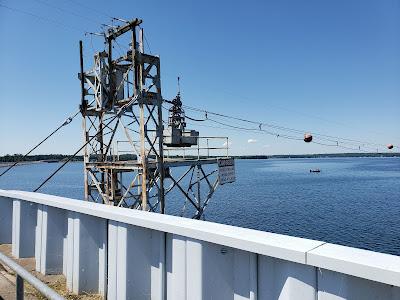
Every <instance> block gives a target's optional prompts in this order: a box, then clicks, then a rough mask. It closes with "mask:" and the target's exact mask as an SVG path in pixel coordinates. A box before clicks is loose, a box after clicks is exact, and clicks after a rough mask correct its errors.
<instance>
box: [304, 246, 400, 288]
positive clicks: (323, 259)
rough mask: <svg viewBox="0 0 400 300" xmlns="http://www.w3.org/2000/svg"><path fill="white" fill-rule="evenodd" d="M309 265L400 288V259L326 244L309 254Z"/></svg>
mask: <svg viewBox="0 0 400 300" xmlns="http://www.w3.org/2000/svg"><path fill="white" fill-rule="evenodd" d="M307 263H308V264H310V265H313V266H317V267H320V268H324V269H328V270H332V271H336V272H340V273H345V274H349V275H353V276H357V277H362V278H365V279H370V280H374V281H378V282H382V283H386V284H392V285H395V286H400V257H399V256H394V255H389V254H384V253H378V252H373V251H368V250H363V249H356V248H351V247H346V246H340V245H334V244H324V245H323V246H320V247H318V248H316V249H314V250H312V251H310V252H308V253H307Z"/></svg>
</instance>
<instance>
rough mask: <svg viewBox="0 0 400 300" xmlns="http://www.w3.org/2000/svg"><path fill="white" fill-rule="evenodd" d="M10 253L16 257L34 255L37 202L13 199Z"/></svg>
mask: <svg viewBox="0 0 400 300" xmlns="http://www.w3.org/2000/svg"><path fill="white" fill-rule="evenodd" d="M12 214H13V226H12V247H11V248H12V251H11V252H12V255H13V256H14V257H16V258H24V257H34V256H35V228H36V221H37V204H36V203H32V202H27V201H24V200H17V199H15V200H13V212H12Z"/></svg>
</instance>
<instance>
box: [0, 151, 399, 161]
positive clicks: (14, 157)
mask: <svg viewBox="0 0 400 300" xmlns="http://www.w3.org/2000/svg"><path fill="white" fill-rule="evenodd" d="M68 157H69V155H65V154H40V155H28V156H27V157H25V158H24V157H23V155H22V154H7V155H4V156H0V162H1V163H5V162H7V163H8V162H16V161H28V162H29V161H45V162H46V161H47V162H52V161H63V160H66V159H68ZM171 157H172V156H171ZM177 157H178V156H177ZM179 157H180V158H181V156H179ZM187 157H189V156H187ZM234 157H235V158H237V159H268V158H324V157H400V153H399V152H390V153H389V152H385V153H331V154H299V155H239V156H234ZM192 158H195V157H194V156H193V157H192ZM89 159H90V160H91V161H94V160H96V157H95V156H91V157H90V158H89ZM108 160H110V161H112V157H108ZM119 160H121V161H126V160H136V155H134V154H123V155H120V156H119ZM72 161H83V156H82V155H77V156H75V157H74V158H73V159H72Z"/></svg>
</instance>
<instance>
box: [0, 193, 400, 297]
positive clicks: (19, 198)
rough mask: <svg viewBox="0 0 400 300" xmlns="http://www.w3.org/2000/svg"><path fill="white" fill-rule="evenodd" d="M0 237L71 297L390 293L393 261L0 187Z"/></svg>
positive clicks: (394, 287) (399, 290)
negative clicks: (57, 279)
mask: <svg viewBox="0 0 400 300" xmlns="http://www.w3.org/2000/svg"><path fill="white" fill-rule="evenodd" d="M0 243H12V254H13V256H14V257H16V258H19V257H35V259H36V270H37V271H39V272H41V273H43V274H64V275H65V277H66V281H67V288H68V289H69V290H70V291H72V292H74V293H99V294H102V295H107V297H108V299H153V300H154V299H155V300H161V299H168V300H170V299H174V300H181V299H182V300H183V299H191V300H192V299H194V300H195V299H222V300H223V299H249V300H255V299H261V300H264V299H280V300H284V299H296V300H297V299H300V300H302V299H305V300H315V299H321V300H330V299H332V300H333V299H363V300H368V299H385V300H386V299H389V300H394V299H400V257H399V256H394V255H389V254H383V253H377V252H372V251H367V250H362V249H356V248H351V247H345V246H340V245H335V244H330V243H326V242H322V241H316V240H309V239H302V238H297V237H291V236H286V235H280V234H274V233H270V232H261V231H257V230H251V229H245V228H240V227H234V226H228V225H223V224H217V223H212V222H206V221H199V220H191V219H186V218H180V217H175V216H169V215H160V214H155V213H150V212H144V211H137V210H129V209H126V208H119V207H111V206H107V205H102V204H97V203H91V202H85V201H79V200H74V199H70V198H64V197H57V196H52V195H46V194H39V193H31V192H21V191H5V190H0Z"/></svg>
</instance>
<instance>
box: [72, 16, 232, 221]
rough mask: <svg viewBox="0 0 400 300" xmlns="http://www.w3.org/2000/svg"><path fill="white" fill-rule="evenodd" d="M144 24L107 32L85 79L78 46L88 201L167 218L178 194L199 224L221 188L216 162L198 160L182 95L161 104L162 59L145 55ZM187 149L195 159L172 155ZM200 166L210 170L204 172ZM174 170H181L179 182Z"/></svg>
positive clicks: (126, 24) (137, 21)
mask: <svg viewBox="0 0 400 300" xmlns="http://www.w3.org/2000/svg"><path fill="white" fill-rule="evenodd" d="M141 23H142V20H140V19H134V20H132V21H127V22H124V23H123V24H122V25H120V26H114V27H110V28H109V29H108V30H107V31H106V32H104V33H103V35H104V38H105V49H104V50H103V51H99V52H97V53H95V54H94V62H93V66H92V68H91V69H89V70H86V71H84V63H83V50H82V49H83V47H82V42H80V50H81V57H80V62H81V72H80V74H79V79H80V81H81V92H82V97H81V105H80V110H81V113H82V116H83V123H82V126H83V133H84V141H85V143H87V145H86V147H85V148H84V155H83V156H84V186H85V191H84V193H85V200H88V201H95V202H99V203H104V204H109V205H114V206H122V207H129V208H134V209H142V210H147V211H153V212H160V213H165V212H166V205H165V203H166V201H165V197H166V195H167V194H168V193H169V192H170V191H171V190H172V189H174V188H176V189H177V190H179V191H180V194H181V195H183V196H184V199H185V205H184V207H186V203H187V202H189V203H191V204H192V205H193V209H192V210H191V217H193V218H200V217H201V216H202V215H203V212H204V209H205V207H206V206H207V204H208V202H209V201H210V199H211V196H212V194H213V193H214V191H215V189H216V188H217V186H218V184H219V183H221V182H220V176H218V172H217V171H218V170H215V168H216V164H217V163H218V161H219V160H221V158H220V159H219V158H218V157H216V156H214V157H210V156H209V155H208V156H201V155H200V151H201V150H202V149H203V148H201V147H200V144H199V140H200V139H201V138H200V137H199V136H198V132H197V131H193V130H191V131H187V130H185V126H186V123H185V119H184V118H185V116H184V112H183V110H182V103H181V100H180V95H179V93H178V96H177V97H176V98H175V99H174V100H173V101H166V100H165V101H164V100H163V97H162V93H161V80H160V58H159V57H158V56H155V55H150V54H147V53H145V51H144V39H143V38H144V33H143V29H142V28H140V24H141ZM127 38H128V40H129V42H128V44H129V46H128V47H127V48H125V49H126V52H124V53H122V54H121V53H118V55H116V54H115V53H114V49H115V48H114V46H118V48H120V49H122V48H121V45H120V43H123V41H125V43H126V41H127ZM121 41H122V42H121ZM163 103H167V104H168V103H169V104H172V107H171V108H170V109H169V114H170V115H169V119H168V122H164V120H163V114H162V113H163ZM164 123H166V126H167V127H166V128H164ZM122 138H123V139H124V140H123V141H121V140H119V139H122ZM210 139H212V138H211V137H210V138H208V139H207V144H208V142H209V140H210ZM225 143H226V147H227V146H228V143H227V142H225ZM123 144H126V145H128V150H129V151H126V153H125V154H121V151H120V146H121V145H123ZM191 146H197V147H195V148H193V147H192V148H191ZM185 149H186V151H188V150H190V149H197V155H189V156H187V155H186V156H185V154H183V155H178V154H177V153H179V151H183V153H185ZM204 149H206V148H204ZM209 151H210V148H209V147H207V153H208V154H209ZM165 152H168V155H167V157H166V156H165ZM128 153H129V154H128ZM170 153H172V155H170ZM226 156H227V149H226V153H225V154H224V157H225V158H226ZM205 164H207V165H214V167H213V168H214V169H213V170H211V171H209V172H206V170H205V168H204V167H203V166H204V165H205ZM181 167H185V168H186V170H185V171H182V170H181V169H182V168H181ZM174 168H179V169H180V170H181V174H180V176H179V178H177V177H176V176H175V175H174V173H175V172H174V171H173V169H174ZM195 173H196V176H194V174H195ZM189 176H191V177H190V180H189V181H188V178H189ZM213 176H214V177H215V178H213V179H212V177H213ZM174 177H176V178H174ZM167 180H169V181H171V182H170V183H169V186H168V188H166V187H165V186H166V185H165V184H166V181H167ZM228 181H229V180H228ZM201 182H205V184H206V186H205V188H204V187H201ZM195 190H196V193H195ZM204 192H205V196H204V197H203V196H202V195H201V194H202V193H204Z"/></svg>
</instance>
